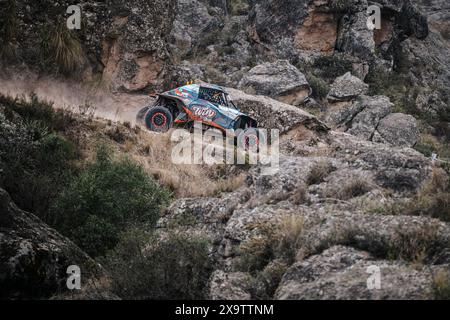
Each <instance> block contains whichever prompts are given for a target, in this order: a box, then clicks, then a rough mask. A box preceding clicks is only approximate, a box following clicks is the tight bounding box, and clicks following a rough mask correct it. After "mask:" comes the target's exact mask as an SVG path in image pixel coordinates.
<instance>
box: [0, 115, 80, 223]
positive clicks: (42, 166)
mask: <svg viewBox="0 0 450 320" xmlns="http://www.w3.org/2000/svg"><path fill="white" fill-rule="evenodd" d="M0 116H1V118H0V186H1V187H2V188H4V189H5V190H7V191H8V192H9V194H10V195H11V197H12V199H13V200H14V202H15V203H16V204H17V205H18V206H19V207H20V208H21V209H24V210H26V211H30V212H33V213H35V214H36V215H37V216H39V217H41V218H42V219H44V221H46V222H48V220H47V218H48V209H49V207H50V205H51V203H52V201H53V200H54V199H55V198H56V197H57V195H58V193H59V192H60V191H61V190H62V189H63V188H64V186H65V183H66V182H67V181H68V177H70V175H71V174H72V172H71V171H72V169H71V167H70V165H69V161H70V160H72V159H74V158H75V157H76V152H75V146H74V145H73V144H72V143H71V142H70V141H68V140H66V139H65V138H63V137H61V136H60V135H58V134H56V133H51V132H50V131H49V130H48V128H47V127H46V126H45V125H44V124H43V123H42V122H39V121H36V120H28V121H23V120H22V119H20V118H19V119H16V120H15V121H14V122H13V121H10V120H7V119H6V118H5V116H4V115H3V114H0Z"/></svg>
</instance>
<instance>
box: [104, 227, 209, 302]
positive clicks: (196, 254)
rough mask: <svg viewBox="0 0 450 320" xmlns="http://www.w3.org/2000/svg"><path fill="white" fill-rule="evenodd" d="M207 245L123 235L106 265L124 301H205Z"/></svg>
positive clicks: (136, 231)
mask: <svg viewBox="0 0 450 320" xmlns="http://www.w3.org/2000/svg"><path fill="white" fill-rule="evenodd" d="M208 248H209V245H208V242H207V241H206V240H204V239H201V238H192V237H188V236H185V235H180V234H175V233H170V234H168V236H167V237H164V238H163V239H159V240H158V239H157V237H156V236H154V235H148V234H146V233H144V232H143V231H141V230H139V229H134V230H130V231H128V232H126V233H124V234H123V235H122V237H121V239H120V242H119V244H118V245H117V247H116V248H115V249H114V250H113V251H111V252H109V254H108V255H107V257H106V258H105V262H104V265H105V267H106V268H107V269H108V270H109V271H110V274H111V277H112V286H113V290H114V292H115V293H116V294H117V295H119V296H120V297H121V298H123V299H139V300H141V299H152V300H153V299H157V300H159V299H164V300H166V299H167V300H169V299H170V300H171V299H183V300H192V299H205V298H206V292H205V291H206V290H205V288H206V285H207V281H208V279H209V277H210V274H211V272H212V268H211V261H210V258H209V250H208Z"/></svg>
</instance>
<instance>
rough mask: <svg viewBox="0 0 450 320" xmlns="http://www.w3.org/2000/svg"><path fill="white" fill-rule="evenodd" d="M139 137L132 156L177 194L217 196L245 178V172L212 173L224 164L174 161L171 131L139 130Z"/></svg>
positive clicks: (236, 187) (236, 185) (234, 188)
mask: <svg viewBox="0 0 450 320" xmlns="http://www.w3.org/2000/svg"><path fill="white" fill-rule="evenodd" d="M138 141H139V145H138V146H137V147H136V150H133V151H132V152H133V153H132V157H133V158H134V159H135V160H137V161H139V163H141V164H142V165H143V166H144V168H146V170H147V171H148V172H149V173H150V174H152V175H153V176H154V177H155V178H156V179H157V180H158V181H159V182H160V183H161V184H163V185H165V186H167V187H169V188H170V189H171V190H172V191H173V192H174V194H175V196H177V197H201V196H213V195H217V194H219V193H220V192H231V191H234V190H236V189H238V188H239V187H241V186H242V185H243V184H244V182H245V175H244V174H225V175H224V176H221V177H218V176H216V175H214V174H210V172H211V171H214V170H220V168H219V167H220V166H212V167H209V166H203V165H184V164H183V165H177V164H174V163H173V162H172V158H171V157H172V155H171V152H172V147H171V146H172V142H171V141H170V132H169V133H166V134H154V133H150V132H146V131H142V132H140V133H139V134H138Z"/></svg>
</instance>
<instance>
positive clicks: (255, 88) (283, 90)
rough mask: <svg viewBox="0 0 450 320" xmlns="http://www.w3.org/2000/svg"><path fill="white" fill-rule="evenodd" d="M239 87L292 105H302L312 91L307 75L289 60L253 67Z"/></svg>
mask: <svg viewBox="0 0 450 320" xmlns="http://www.w3.org/2000/svg"><path fill="white" fill-rule="evenodd" d="M239 88H240V89H242V90H245V91H250V92H252V93H255V94H257V95H264V96H268V97H271V98H274V99H277V100H279V101H281V102H284V103H287V104H291V105H300V104H301V103H303V102H304V101H305V99H307V98H308V96H309V95H310V92H311V88H310V87H309V84H308V81H307V80H306V77H305V75H304V74H303V73H301V72H300V71H299V70H298V69H297V68H296V67H294V66H293V65H291V64H290V63H289V62H288V61H287V60H279V61H277V62H275V63H264V64H261V65H258V66H256V67H254V68H252V69H251V70H250V71H249V72H247V73H246V74H245V75H244V77H243V78H242V80H241V82H240V83H239Z"/></svg>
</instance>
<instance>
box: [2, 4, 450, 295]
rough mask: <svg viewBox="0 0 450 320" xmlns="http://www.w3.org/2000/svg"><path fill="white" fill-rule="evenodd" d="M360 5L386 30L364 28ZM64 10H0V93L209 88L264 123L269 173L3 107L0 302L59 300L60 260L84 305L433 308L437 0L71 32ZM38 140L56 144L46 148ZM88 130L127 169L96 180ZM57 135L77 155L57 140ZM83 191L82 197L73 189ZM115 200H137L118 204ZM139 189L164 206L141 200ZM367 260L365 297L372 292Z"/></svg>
mask: <svg viewBox="0 0 450 320" xmlns="http://www.w3.org/2000/svg"><path fill="white" fill-rule="evenodd" d="M374 3H375V4H377V5H379V6H380V8H381V26H382V28H381V29H380V30H373V31H372V30H369V29H368V28H367V26H366V22H367V18H368V13H367V7H368V6H369V4H374ZM69 4H71V2H70V1H64V0H58V1H57V0H45V1H26V0H24V1H14V0H0V7H1V11H2V15H1V17H0V19H1V24H0V25H1V26H2V27H1V29H0V38H1V40H2V41H1V47H0V61H1V63H2V64H3V67H2V68H1V71H0V84H2V86H1V87H2V88H3V89H1V88H0V92H2V93H7V92H6V91H7V90H6V89H5V88H10V87H11V85H10V83H11V81H13V80H14V81H17V80H18V79H19V80H22V81H24V82H26V81H27V76H26V75H28V74H30V73H33V74H37V75H38V76H37V81H39V79H40V77H44V76H45V77H53V78H54V79H56V80H57V81H61V82H73V81H76V82H81V83H83V85H84V86H86V87H95V88H98V87H101V88H103V90H106V92H108V95H111V96H115V95H118V94H120V95H121V97H122V98H121V100H120V101H124V99H123V97H127V96H128V97H130V101H131V99H137V98H136V97H138V99H140V98H142V97H141V95H142V94H146V93H150V92H154V91H159V90H164V89H168V88H173V87H175V86H177V85H181V84H184V83H186V81H190V80H201V81H207V82H212V83H217V84H220V85H223V86H226V87H228V88H229V92H230V94H231V96H232V98H233V100H234V101H235V102H236V104H237V105H239V106H240V107H241V109H242V110H243V111H244V112H246V113H248V114H250V115H252V116H254V117H255V118H256V119H257V120H258V121H259V123H260V124H261V126H263V127H265V128H268V129H279V130H280V132H281V143H280V148H281V156H280V171H279V173H278V174H277V175H274V176H265V175H262V173H261V167H259V166H250V167H248V166H228V167H214V168H205V167H197V166H192V167H191V166H189V167H183V166H175V165H172V164H170V163H169V161H170V139H169V137H168V136H166V135H154V134H151V133H147V132H145V130H144V129H143V128H140V127H138V126H134V125H132V124H130V123H129V122H125V123H120V122H121V121H120V120H121V119H117V120H119V122H118V123H115V122H111V121H106V120H104V119H95V118H93V117H92V115H89V114H86V113H84V114H82V115H74V114H70V116H68V117H66V116H65V115H64V114H65V113H64V112H63V115H61V114H60V113H59V112H57V113H56V115H52V113H51V112H50V111H49V109H48V108H47V107H46V103H43V102H39V101H38V98H37V97H34V100H33V98H32V99H31V102H29V101H22V100H15V101H14V100H13V99H10V98H6V97H3V96H2V98H1V99H0V132H2V134H3V133H4V136H2V137H0V200H1V203H0V209H1V216H0V247H1V252H2V253H1V254H0V270H2V272H1V274H2V276H0V284H2V287H4V288H7V290H2V292H1V294H0V296H1V298H30V297H31V298H49V297H66V294H68V293H67V292H65V289H64V288H63V287H64V276H65V274H64V273H65V268H66V266H65V265H66V264H80V265H82V266H83V268H84V265H87V266H89V267H86V268H88V269H89V270H93V271H92V272H91V271H89V279H91V278H92V281H93V282H94V283H96V282H100V283H101V285H100V292H98V288H99V286H97V285H93V286H92V287H89V288H88V289H86V290H87V291H85V292H83V295H82V296H83V297H87V298H90V297H102V298H132V299H154V298H156V299H159V298H167V297H178V298H187V299H192V298H208V299H272V298H274V299H433V298H448V297H449V292H450V289H449V288H450V269H449V267H450V224H449V223H450V211H449V210H450V209H449V208H450V200H449V199H450V179H449V164H448V161H450V160H448V158H450V149H449V140H450V91H449V90H450V89H449V88H450V54H449V53H450V24H449V22H448V21H449V19H448V18H449V15H450V5H449V4H448V3H447V2H446V1H443V0H426V1H425V0H423V1H411V0H400V1H394V0H392V1H391V0H375V1H370V2H369V1H366V0H349V1H341V0H277V1H275V0H269V1H260V0H170V1H161V0H155V1H145V0H138V1H133V2H129V1H121V0H108V1H80V5H81V8H82V28H81V30H75V31H68V29H67V28H65V19H67V17H68V15H67V14H66V13H65V12H66V9H67V7H68V5H69ZM3 12H4V13H3ZM35 79H36V78H35ZM14 83H17V82H14ZM142 99H144V100H145V98H142ZM144 100H143V101H144ZM108 101H109V100H108ZM149 102H150V101H149ZM30 106H31V107H30ZM56 107H59V108H61V107H64V106H62V105H61V106H56ZM102 107H103V108H105V106H104V105H103V106H102ZM35 108H37V109H38V110H41V109H42V108H43V109H42V110H45V112H33V111H30V110H34V109H35ZM106 108H108V105H107V104H106ZM111 108H112V106H111ZM129 108H131V109H133V110H127V111H132V112H134V111H135V110H134V107H129ZM50 109H51V107H50ZM80 110H81V109H80ZM111 111H112V112H116V111H115V110H111ZM136 111H137V110H136ZM49 112H50V113H49ZM116 113H117V112H116ZM49 114H50V115H49ZM98 115H99V114H98ZM49 119H50V120H49ZM70 119H72V120H70ZM122 120H123V119H122ZM61 124H64V126H61ZM66 125H67V127H66ZM42 126H43V127H45V128H46V129H45V130H47V131H45V132H46V134H43V131H42V130H44V129H43V128H42ZM48 133H50V134H51V135H53V136H57V137H59V138H58V139H63V140H62V141H60V140H58V139H56V138H55V139H56V140H55V141H56V142H58V141H59V142H58V143H56V142H55V143H53V142H52V143H50V142H51V140H49V138H48V136H47V134H48ZM7 134H8V137H10V138H4V137H7ZM99 137H100V138H101V140H102V141H105V140H106V141H107V144H108V145H110V146H111V148H112V150H113V153H114V154H116V155H119V158H120V156H123V155H124V154H126V155H128V156H129V157H131V159H132V160H133V161H134V162H133V163H135V162H136V163H138V164H139V165H137V164H136V166H135V165H134V164H127V163H126V162H120V161H118V162H116V161H115V160H108V161H109V162H108V161H107V162H106V164H107V166H106V167H107V168H110V170H111V171H107V170H106V172H104V171H102V170H101V169H99V166H98V165H97V166H96V163H97V164H98V161H100V160H101V157H100V158H99V156H98V154H97V160H96V156H95V152H96V151H95V150H96V147H95V144H96V141H97V140H98V139H99ZM12 138H14V139H16V140H12ZM66 140H67V141H69V144H71V145H73V149H74V150H75V151H76V152H75V153H73V154H72V153H69V152H67V153H66V151H64V152H63V151H61V150H66V149H64V148H60V147H58V146H61V145H66V144H65V142H64V141H66ZM11 141H18V145H19V146H21V147H20V148H16V149H17V150H16V149H11ZM49 141H50V142H49ZM36 148H37V149H36ZM46 148H52V149H46ZM11 150H12V151H11ZM46 150H58V152H61V157H62V158H61V159H59V160H58V161H59V162H49V163H50V164H51V165H50V166H51V167H52V166H53V167H54V166H57V168H58V171H57V172H58V175H56V176H55V175H53V174H50V173H48V172H47V171H46V170H47V169H46V168H47V165H45V163H46V161H47V160H46V158H45V157H44V158H43V155H44V154H46V153H48V152H47V151H46ZM13 151H14V152H13ZM97 152H98V150H97ZM23 154H25V155H26V156H25V157H24V156H22V155H23ZM58 154H59V153H58ZM99 154H101V152H100V153H99ZM432 154H435V155H437V156H438V159H437V161H432V159H431V156H432ZM27 157H29V158H30V159H33V162H27V161H25V162H21V161H23V159H24V158H27ZM42 159H44V161H43V160H42ZM99 159H100V160H99ZM96 161H97V162H96ZM16 163H19V164H20V166H18V165H15V164H16ZM22 165H23V167H22ZM100 167H102V166H100ZM139 168H140V169H139ZM141 169H142V170H141ZM108 170H109V169H108ZM128 170H130V171H128ZM29 172H31V175H30V174H28V175H27V173H29ZM129 172H133V177H139V179H137V180H139V181H142V180H144V181H146V184H144V185H141V184H140V183H139V182H136V181H134V180H133V179H131V181H128V180H127V182H126V183H128V184H127V186H129V188H128V189H127V188H125V187H121V188H120V196H121V197H123V198H121V199H124V201H130V203H128V202H126V204H124V203H121V202H120V201H115V202H114V200H115V197H116V194H115V193H114V192H115V190H116V189H117V188H118V187H117V184H115V181H117V180H114V179H116V178H117V177H121V176H120V174H124V173H126V174H127V176H129ZM17 173H20V176H21V177H23V178H21V179H19V180H18V181H15V180H14V177H15V174H17ZM116 174H117V175H116ZM30 176H31V178H35V177H37V178H36V179H31V181H32V184H31V185H32V186H33V188H34V189H33V188H31V189H30V188H28V187H26V186H29V185H30V184H29V183H28V180H26V179H28V178H30ZM96 177H107V178H108V179H112V180H111V183H109V180H108V179H106V178H100V179H99V180H98V181H97V180H96ZM147 179H149V180H147ZM56 181H58V184H56V188H53V190H51V189H52V188H48V187H47V188H43V187H44V186H46V185H48V184H49V183H50V184H51V183H56ZM13 182H14V183H13ZM113 182H114V183H113ZM135 183H136V184H135ZM27 188H28V189H27ZM96 188H98V190H99V192H98V194H95V196H96V197H98V198H95V197H90V196H88V195H87V194H88V193H87V191H86V190H96ZM136 188H137V189H136ZM33 190H34V191H35V190H41V192H39V193H36V194H35V193H33ZM42 190H43V191H42ZM131 190H144V191H145V192H144V193H145V194H144V196H148V198H142V199H141V198H139V199H136V201H131V200H130V199H132V198H134V196H128V195H129V194H130V193H129V192H131ZM167 190H169V191H170V193H171V196H167V194H168V193H167ZM100 191H101V192H100ZM8 194H10V195H11V196H9V195H8ZM68 194H70V195H72V194H74V195H76V196H77V197H78V198H77V199H78V200H79V202H78V203H77V202H76V201H73V200H72V199H71V197H67V195H68ZM117 194H119V192H118V193H117ZM134 194H135V193H134ZM155 194H157V195H158V199H161V201H157V202H152V205H151V206H144V205H143V204H142V203H146V202H148V201H149V199H155V197H154V196H152V195H155ZM104 195H105V196H104ZM10 198H12V200H11V199H10ZM43 199H45V201H44V200H43ZM141 200H142V203H141V202H140V201H141ZM42 201H44V202H42ZM102 201H104V202H102ZM152 201H155V200H152ZM14 202H15V203H16V204H13V203H14ZM42 203H44V204H45V205H41V204H42ZM97 203H101V204H104V205H94V204H97ZM110 203H113V204H112V205H110ZM79 204H80V205H79ZM16 205H17V206H19V207H20V209H19V208H18V207H17V206H16ZM80 208H81V209H80ZM23 210H25V211H23ZM108 210H109V211H108ZM125 211H126V212H125ZM28 212H33V214H35V215H33V214H31V213H28ZM105 212H114V214H116V215H117V216H113V217H112V216H108V214H105ZM76 215H81V216H83V217H85V218H86V219H85V220H83V221H82V222H83V223H82V224H81V222H80V225H77V227H78V228H79V229H77V230H78V231H80V232H79V233H75V232H72V230H71V227H70V224H69V222H70V223H73V221H74V220H71V219H73V217H74V216H76ZM123 217H131V218H129V219H130V221H124V220H126V219H125V218H123ZM83 219H84V218H83ZM49 226H51V228H50V227H49ZM61 234H62V235H61ZM94 234H95V236H94ZM97 235H98V236H97ZM109 235H113V236H111V237H110V236H109ZM69 239H70V240H69ZM167 248H171V249H170V250H171V252H172V253H173V254H167V253H166V250H168V249H167ZM100 249H101V250H100ZM85 252H87V254H86V253H85ZM89 255H90V256H92V257H93V258H90V257H89ZM55 261H57V263H54V262H55ZM374 266H375V267H378V268H380V271H381V289H376V290H369V289H368V287H367V279H368V277H369V276H370V274H368V273H367V270H368V268H372V267H374ZM124 270H128V271H129V272H125V274H124V272H123V271H124ZM130 270H132V272H130ZM150 270H155V271H151V272H150ZM94 271H95V272H94ZM167 272H171V275H172V276H173V277H172V278H173V281H172V282H171V281H170V280H168V277H166V276H164V275H166V273H167ZM91 274H92V275H91ZM142 274H146V277H145V280H142V279H140V278H139V275H142ZM21 275H22V276H21ZM174 275H177V276H174ZM169 278H170V277H169ZM30 281H31V283H36V284H39V285H41V284H44V286H43V287H42V288H43V289H42V291H39V292H34V291H32V290H31V291H30V290H29V288H28V287H25V285H24V284H25V283H30ZM168 281H169V282H168ZM3 285H4V286H3ZM94 288H96V289H95V290H94ZM149 288H152V289H149ZM162 288H165V289H162ZM69 297H70V293H69Z"/></svg>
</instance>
